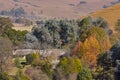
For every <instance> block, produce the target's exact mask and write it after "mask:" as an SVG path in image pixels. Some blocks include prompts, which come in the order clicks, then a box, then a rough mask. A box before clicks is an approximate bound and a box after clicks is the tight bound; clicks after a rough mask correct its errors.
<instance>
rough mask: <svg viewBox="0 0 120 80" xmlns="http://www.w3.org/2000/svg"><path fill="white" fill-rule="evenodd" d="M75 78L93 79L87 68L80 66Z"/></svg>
mask: <svg viewBox="0 0 120 80" xmlns="http://www.w3.org/2000/svg"><path fill="white" fill-rule="evenodd" d="M77 80H93V79H92V75H91V72H90V71H89V69H88V68H86V67H82V68H81V70H80V72H79V73H78V76H77Z"/></svg>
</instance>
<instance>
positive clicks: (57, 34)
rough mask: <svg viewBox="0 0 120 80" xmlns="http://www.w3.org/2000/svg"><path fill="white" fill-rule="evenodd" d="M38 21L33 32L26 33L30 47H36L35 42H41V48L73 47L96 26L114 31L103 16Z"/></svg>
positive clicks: (108, 31) (106, 30) (107, 30)
mask: <svg viewBox="0 0 120 80" xmlns="http://www.w3.org/2000/svg"><path fill="white" fill-rule="evenodd" d="M36 23H37V25H38V26H36V27H34V28H33V30H32V32H31V33H28V34H26V35H25V39H26V42H27V45H28V47H29V48H35V46H34V44H36V43H39V45H38V46H39V47H40V48H49V47H50V48H51V47H54V48H64V47H73V45H72V44H74V43H75V42H76V41H79V40H80V41H84V40H85V39H86V38H87V37H88V30H90V29H91V28H93V27H94V26H95V27H100V28H102V29H103V30H104V31H105V32H106V34H111V33H112V31H111V30H109V28H108V24H107V22H106V21H105V20H104V19H103V18H98V19H96V20H94V19H93V18H91V17H88V18H85V19H83V20H67V19H65V20H59V19H52V20H45V21H37V22H36ZM89 34H91V33H89ZM98 34H99V33H98ZM46 44H47V45H46ZM43 45H44V46H43Z"/></svg>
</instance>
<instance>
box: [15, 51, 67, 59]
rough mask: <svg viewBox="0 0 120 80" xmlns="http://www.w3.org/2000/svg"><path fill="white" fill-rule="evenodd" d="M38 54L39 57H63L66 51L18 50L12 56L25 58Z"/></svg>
mask: <svg viewBox="0 0 120 80" xmlns="http://www.w3.org/2000/svg"><path fill="white" fill-rule="evenodd" d="M36 52H38V53H39V54H40V55H41V56H43V57H47V56H54V57H58V56H61V55H64V54H65V53H66V51H65V50H64V49H46V50H34V49H18V50H15V51H13V55H18V56H26V55H28V54H33V53H36Z"/></svg>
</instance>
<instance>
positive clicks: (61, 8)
mask: <svg viewBox="0 0 120 80" xmlns="http://www.w3.org/2000/svg"><path fill="white" fill-rule="evenodd" d="M116 1H118V0H0V11H3V10H5V11H10V10H11V9H13V8H14V9H16V8H19V7H22V8H23V9H24V10H25V12H26V15H25V17H27V18H31V19H32V18H33V17H35V18H38V19H39V18H53V17H57V18H70V19H71V18H72V19H73V18H80V17H81V16H83V15H86V14H89V13H92V12H95V11H97V10H100V9H103V6H104V5H107V6H109V5H111V2H116ZM6 4H7V5H6ZM94 6H96V7H94Z"/></svg>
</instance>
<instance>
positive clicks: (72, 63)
mask: <svg viewBox="0 0 120 80" xmlns="http://www.w3.org/2000/svg"><path fill="white" fill-rule="evenodd" d="M36 23H37V26H35V27H34V28H33V29H32V31H31V32H29V33H28V32H27V31H16V30H14V29H12V26H13V25H12V23H11V21H10V20H9V18H0V36H1V38H0V49H1V50H0V79H4V80H9V79H10V78H11V77H10V76H9V75H7V73H6V71H7V67H9V66H10V65H9V66H7V64H8V63H9V61H11V60H12V59H11V57H12V56H11V55H12V54H11V53H12V47H11V46H12V44H13V45H14V46H15V45H17V46H18V44H19V43H23V44H24V42H25V41H26V46H27V48H31V49H47V48H58V49H61V48H63V49H70V50H71V51H70V53H69V55H67V56H66V55H65V56H61V57H60V58H59V60H60V62H59V63H58V64H56V66H54V65H53V64H51V59H50V58H51V57H50V58H49V57H46V58H44V57H41V56H40V55H39V54H38V53H34V54H29V55H27V56H26V61H27V65H31V66H30V67H29V68H27V69H26V71H25V74H27V75H28V76H29V78H28V77H27V76H26V75H25V74H24V72H22V71H21V70H18V72H17V73H16V75H15V76H14V77H12V78H13V79H11V80H22V79H23V80H30V78H31V79H33V80H41V79H42V80H43V79H44V80H93V79H95V80H118V79H119V76H120V75H119V74H120V73H119V72H120V61H119V60H120V55H119V53H120V41H118V42H117V43H116V44H115V45H113V46H112V47H111V43H110V39H111V38H110V39H109V37H111V36H113V34H112V31H111V30H110V29H109V25H108V23H107V22H106V21H105V20H104V19H103V18H97V19H93V18H92V17H87V18H84V19H82V20H79V19H78V20H67V19H64V20H59V19H52V20H44V21H37V22H36ZM116 31H117V33H119V21H118V23H117V26H116ZM6 43H7V44H6ZM23 44H22V45H23ZM22 48H23V47H22ZM51 56H52V55H51ZM15 65H16V67H18V68H19V69H20V68H21V63H20V62H19V59H16V60H15ZM6 66H7V67H6Z"/></svg>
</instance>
